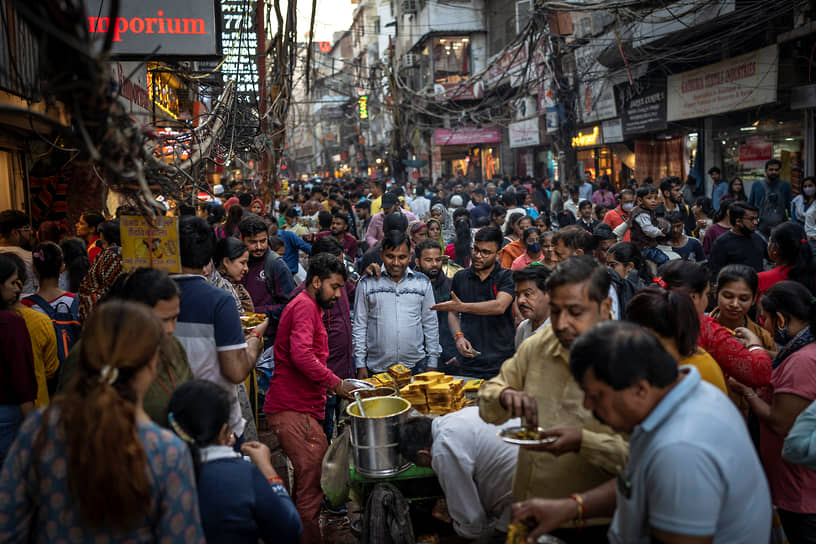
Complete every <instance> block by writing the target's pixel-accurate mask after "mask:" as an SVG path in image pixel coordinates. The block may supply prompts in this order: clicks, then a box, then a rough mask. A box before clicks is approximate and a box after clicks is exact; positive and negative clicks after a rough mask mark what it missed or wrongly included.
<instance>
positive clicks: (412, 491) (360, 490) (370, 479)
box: [324, 364, 483, 543]
mask: <svg viewBox="0 0 816 544" xmlns="http://www.w3.org/2000/svg"><path fill="white" fill-rule="evenodd" d="M482 383H483V380H473V379H469V378H464V377H456V376H451V375H446V374H443V373H441V372H433V371H431V372H424V373H422V374H417V375H416V376H412V375H411V371H410V369H408V368H406V367H405V366H404V365H399V364H398V365H394V366H392V367H391V368H390V369H389V371H388V372H387V373H382V374H376V375H374V376H372V377H371V378H369V379H367V380H365V381H355V385H359V389H358V390H357V391H355V393H357V395H359V396H360V398H359V400H355V401H351V402H350V403H349V404H348V406H347V407H346V410H345V413H346V415H347V416H348V420H347V427H348V431H347V433H348V437H347V439H346V438H344V437H342V436H338V438H337V439H335V442H337V441H338V440H340V441H341V445H339V446H337V447H338V448H340V449H342V447H343V446H342V441H343V440H348V445H347V447H348V453H347V454H346V456H345V458H346V459H347V467H348V468H347V470H348V481H347V488H348V497H349V498H351V499H352V500H353V501H354V502H355V503H357V504H359V505H360V506H361V507H362V509H363V511H362V519H361V522H360V523H359V524H358V526H357V527H354V529H356V530H357V531H364V526H365V525H366V524H367V523H371V521H372V517H376V516H381V515H382V511H381V508H380V507H379V506H380V505H378V504H372V500H370V499H371V498H372V497H375V498H376V496H377V489H381V488H382V486H383V484H387V485H388V486H393V488H390V487H389V489H391V490H392V491H391V492H392V493H394V491H393V489H396V490H397V491H398V492H399V494H400V495H401V498H403V499H404V500H405V502H406V504H407V505H408V508H409V510H410V513H409V516H410V519H411V522H412V525H413V527H414V531H413V532H414V534H415V535H417V539H416V542H419V543H421V542H439V539H438V538H439V536H444V535H445V534H446V533H447V534H450V535H452V534H453V530H452V526H451V525H450V524H448V523H444V522H442V521H439V518H440V516H439V515H438V514H437V515H433V514H432V512H433V511H434V508H435V506H437V503H438V502H439V499H443V498H444V494H443V493H442V488H441V487H440V485H439V482H438V480H437V477H436V474H435V473H434V471H433V469H431V468H426V467H419V466H416V465H414V464H412V463H408V462H405V461H404V460H403V459H402V458H401V456H400V455H399V447H398V446H399V427H400V424H401V423H403V422H404V421H405V420H407V419H408V418H409V417H413V416H425V417H431V418H433V417H438V416H440V415H444V414H448V413H451V412H454V411H457V410H460V409H462V408H463V407H464V406H467V405H469V404H473V403H475V402H476V396H477V394H478V390H479V387H480V386H481V385H482ZM335 442H333V443H332V447H333V448H334V447H336V444H335ZM330 453H331V452H330ZM331 457H332V456H331V454H327V460H328V461H329V463H331V462H332V461H333V460H330V458H331ZM338 469H339V467H329V466H327V462H326V461H324V477H325V476H326V475H327V474H326V471H327V470H329V471H334V473H335V474H336V473H337V472H336V471H337V470H338ZM332 484H336V479H335V481H333V482H332ZM332 484H329V485H332ZM326 487H327V486H326V485H324V491H327V496H329V495H330V492H332V491H335V490H334V489H326ZM441 517H444V516H441Z"/></svg>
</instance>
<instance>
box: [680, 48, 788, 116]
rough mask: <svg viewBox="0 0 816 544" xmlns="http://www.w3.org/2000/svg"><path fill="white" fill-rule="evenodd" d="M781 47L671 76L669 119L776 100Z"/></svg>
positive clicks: (704, 114)
mask: <svg viewBox="0 0 816 544" xmlns="http://www.w3.org/2000/svg"><path fill="white" fill-rule="evenodd" d="M778 68H779V50H778V47H777V46H776V45H771V46H768V47H764V48H762V49H758V50H756V51H751V52H750V53H746V54H744V55H740V56H738V57H734V58H731V59H728V60H724V61H721V62H718V63H716V64H710V65H708V66H704V67H702V68H697V69H696V70H691V71H689V72H683V73H681V74H676V75H673V76H669V77H668V78H667V82H666V87H667V88H666V94H667V99H668V110H667V119H668V120H669V121H677V120H680V119H693V118H695V117H703V116H706V115H715V114H718V113H725V112H729V111H736V110H742V109H746V108H753V107H755V106H759V105H760V104H767V103H768V102H776V85H777V73H778Z"/></svg>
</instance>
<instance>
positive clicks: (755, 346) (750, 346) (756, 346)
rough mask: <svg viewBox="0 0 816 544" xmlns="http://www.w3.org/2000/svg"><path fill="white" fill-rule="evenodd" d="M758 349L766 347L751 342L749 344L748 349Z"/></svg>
mask: <svg viewBox="0 0 816 544" xmlns="http://www.w3.org/2000/svg"><path fill="white" fill-rule="evenodd" d="M758 349H765V348H763V347H762V346H760V345H759V344H750V345H749V346H748V351H755V350H758Z"/></svg>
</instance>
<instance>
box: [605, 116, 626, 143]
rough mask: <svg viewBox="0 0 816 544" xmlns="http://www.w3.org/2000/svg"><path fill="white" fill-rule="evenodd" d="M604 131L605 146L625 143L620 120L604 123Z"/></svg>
mask: <svg viewBox="0 0 816 544" xmlns="http://www.w3.org/2000/svg"><path fill="white" fill-rule="evenodd" d="M601 127H602V129H603V141H604V143H605V144H614V143H620V142H622V141H623V129H622V128H621V120H620V119H611V120H609V121H604V122H603V123H602V125H601Z"/></svg>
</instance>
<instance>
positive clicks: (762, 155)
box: [739, 136, 773, 168]
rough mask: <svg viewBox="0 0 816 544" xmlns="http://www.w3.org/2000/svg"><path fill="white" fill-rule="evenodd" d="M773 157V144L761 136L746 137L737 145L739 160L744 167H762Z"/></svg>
mask: <svg viewBox="0 0 816 544" xmlns="http://www.w3.org/2000/svg"><path fill="white" fill-rule="evenodd" d="M772 158H773V144H772V143H771V142H769V141H768V140H766V139H765V138H764V137H763V136H757V137H755V138H748V139H747V140H746V141H745V143H744V144H743V145H741V146H739V162H740V163H741V164H742V166H743V167H745V168H762V167H764V166H765V162H766V161H769V160H771V159H772Z"/></svg>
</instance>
